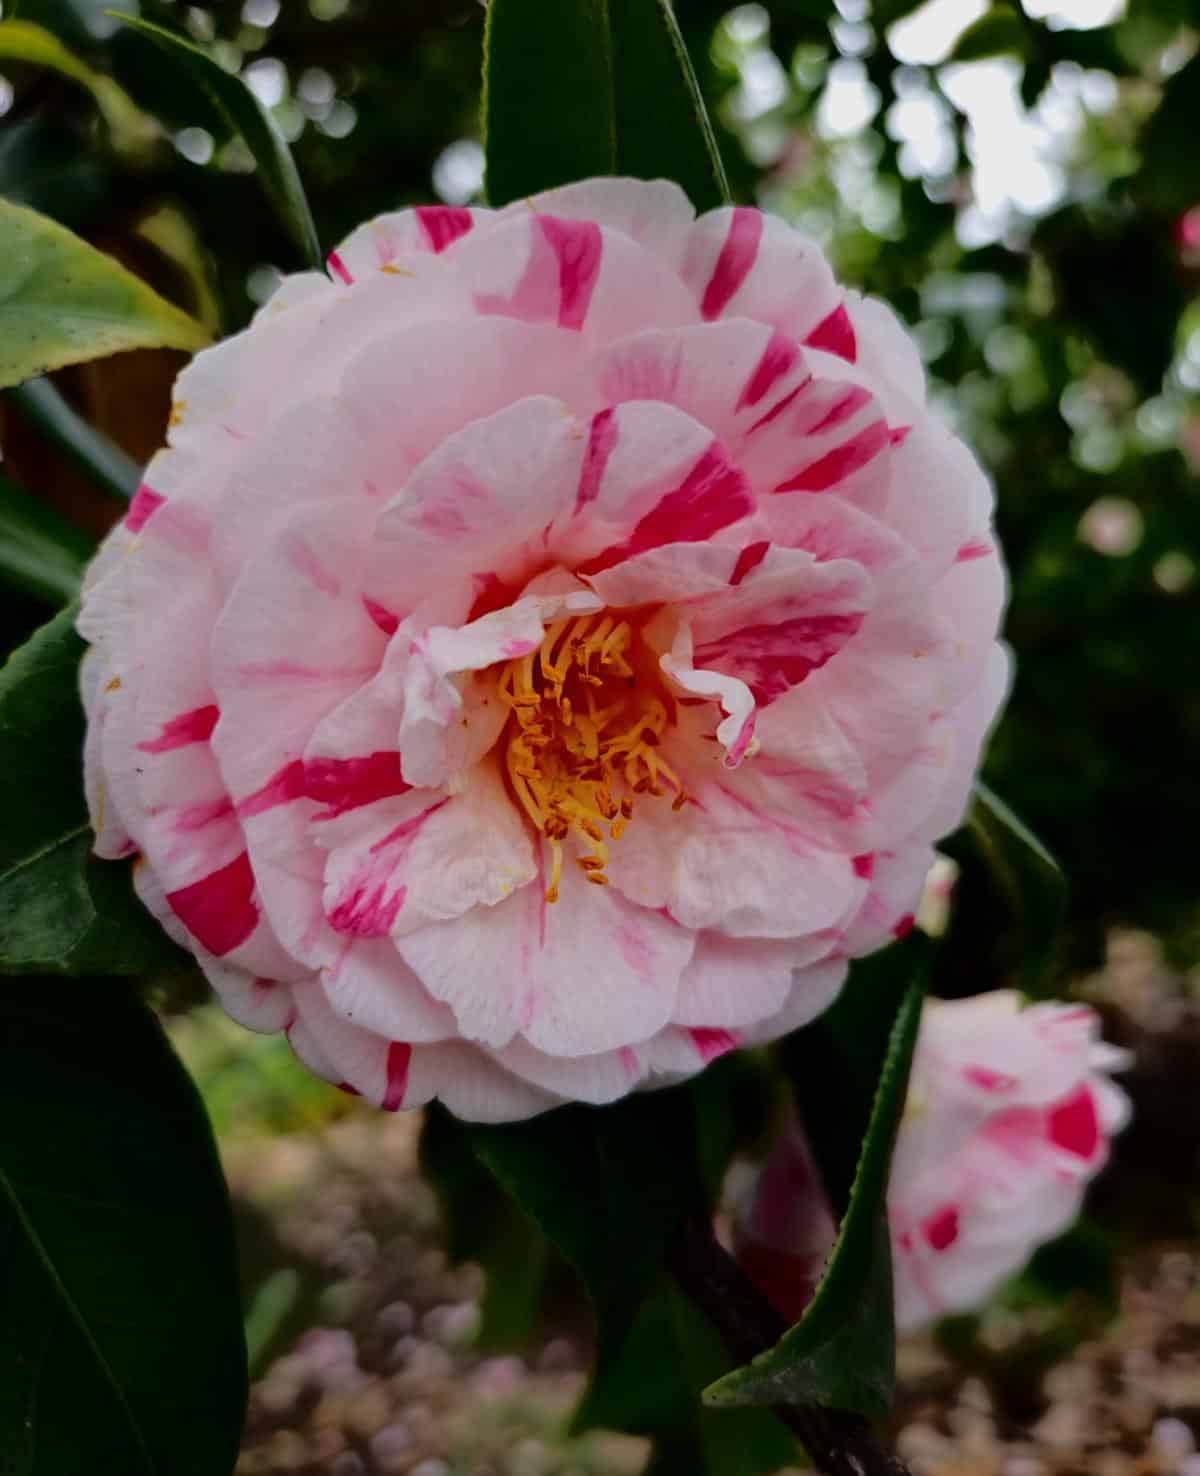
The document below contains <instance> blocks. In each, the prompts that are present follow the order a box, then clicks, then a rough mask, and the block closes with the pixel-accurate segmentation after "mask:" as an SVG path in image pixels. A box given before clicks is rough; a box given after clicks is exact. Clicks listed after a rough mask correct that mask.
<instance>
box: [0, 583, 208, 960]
mask: <svg viewBox="0 0 1200 1476" xmlns="http://www.w3.org/2000/svg"><path fill="white" fill-rule="evenodd" d="M75 613H76V612H75V609H74V607H73V606H69V607H68V608H67V609H65V610H63V611H62V612H61V613H60V614H59V615H56V616H55V618H54V619H53V620H52V621H50V623H49V624H48V625H44V626H43V627H42V628H41V630H39V631H38V632H37V633H36V634H35V635H34V636H33V638H32V639H31V640H29V641H28V642H27V643H26V644H25V645H24V646H21V647H20V648H19V649H18V650H16V651H14V652H13V654H12V655H11V656H10V657H9V659H8V661H7V663H6V665H5V666H4V667H3V669H0V807H2V808H3V811H4V817H5V824H4V828H3V831H0V972H6V973H32V972H40V971H46V972H59V973H73V974H82V973H106V974H143V973H153V972H157V971H161V970H166V969H171V968H178V967H179V966H180V965H181V964H182V963H183V962H184V961H185V959H186V955H184V954H183V952H182V951H181V950H180V949H178V948H176V946H175V945H174V944H173V943H172V942H170V940H169V939H168V938H167V936H166V935H165V934H164V933H163V931H162V929H161V928H160V927H159V926H158V924H157V923H156V922H155V921H154V920H153V918H151V916H150V915H149V913H147V911H146V910H145V908H144V907H143V906H142V905H141V903H140V902H139V901H138V899H137V897H136V896H135V895H134V892H133V888H132V882H131V869H130V864H129V863H128V862H116V861H99V860H97V859H96V858H95V857H93V856H92V855H91V843H92V831H91V826H90V824H89V822H88V815H87V806H86V804H85V803H84V797H83V772H82V771H83V765H82V755H83V731H84V724H83V711H82V709H81V707H80V703H79V695H78V689H77V688H78V671H79V660H80V657H81V655H82V653H83V649H84V645H83V642H82V640H81V639H80V638H79V636H78V635H77V634H76V633H75V626H74V621H75Z"/></svg>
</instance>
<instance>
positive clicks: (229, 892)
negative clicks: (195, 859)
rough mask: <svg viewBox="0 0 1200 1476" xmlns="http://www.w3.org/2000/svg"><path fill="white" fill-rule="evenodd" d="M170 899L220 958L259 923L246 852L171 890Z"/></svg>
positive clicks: (191, 930) (183, 920)
mask: <svg viewBox="0 0 1200 1476" xmlns="http://www.w3.org/2000/svg"><path fill="white" fill-rule="evenodd" d="M167 902H168V904H169V905H170V908H171V911H172V912H174V914H175V916H176V917H177V918H178V919H179V921H180V922H181V923H182V924H183V925H184V927H185V928H186V929H187V930H188V932H189V933H191V935H192V936H193V937H194V938H195V939H196V941H197V942H198V943H199V944H200V946H201V947H202V948H205V949H207V950H208V952H209V953H211V954H213V955H214V956H215V957H217V958H222V957H224V955H225V954H227V953H232V952H233V950H234V949H235V948H237V947H238V946H239V945H240V944H242V943H244V942H245V941H246V939H247V938H248V937H249V936H250V934H251V933H252V932H253V931H254V929H255V928H256V927H257V926H258V908H257V907H256V906H255V905H254V872H253V870H252V869H251V867H250V857H249V856H248V855H247V854H246V852H245V851H243V852H242V853H241V855H240V856H236V857H235V858H234V859H233V860H232V861H230V862H229V864H228V865H227V866H222V867H221V868H220V870H219V871H213V872H210V873H209V875H208V876H204V877H201V878H200V880H199V881H197V882H192V884H191V886H187V887H181V888H180V889H179V890H178V891H175V892H168V893H167Z"/></svg>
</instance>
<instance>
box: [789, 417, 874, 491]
mask: <svg viewBox="0 0 1200 1476" xmlns="http://www.w3.org/2000/svg"><path fill="white" fill-rule="evenodd" d="M889 444H890V437H889V434H888V428H887V425H886V424H885V423H884V422H883V421H882V420H876V421H873V422H872V423H871V424H870V425H869V426H867V427H866V429H865V430H861V431H859V433H858V434H857V435H855V436H851V437H850V439H849V440H848V441H845V442H843V444H842V445H840V446H835V447H834V449H833V450H832V451H828V452H826V454H825V455H824V456H819V457H818V458H817V460H816V461H813V462H810V463H809V464H808V466H806V467H804V468H802V469H801V470H800V471H798V472H796V474H795V475H794V476H791V477H789V478H788V480H787V481H786V482H781V483H780V484H779V486H778V487H776V488H775V491H776V492H827V491H828V490H829V488H830V487H836V486H837V485H838V483H839V482H843V481H845V479H846V478H847V477H849V476H851V475H852V474H853V473H854V472H856V471H861V469H862V468H863V467H864V466H866V465H867V463H868V462H871V461H874V459H875V457H876V456H878V455H879V453H880V452H881V451H882V450H883V449H884V447H885V446H888V445H889Z"/></svg>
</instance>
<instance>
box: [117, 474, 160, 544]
mask: <svg viewBox="0 0 1200 1476" xmlns="http://www.w3.org/2000/svg"><path fill="white" fill-rule="evenodd" d="M166 500H167V499H166V498H165V497H164V496H163V495H162V493H161V492H156V491H155V490H154V488H153V487H147V486H146V484H145V482H143V483H142V485H141V486H140V487H139V488H138V489H137V491H136V492H135V493H134V494H133V501H132V502H131V503H130V504H129V511H128V512H127V513H126V514H125V527H126V528H127V529H128V530H129V532H130V533H140V532H141V531H142V529H143V528H144V527H145V526H146V524H147V523H148V522H149V520H150V518H151V517H152V516H153V514H154V513H156V512H157V511H158V509H159V508H160V507H161V506H162V505H163V503H164V502H166Z"/></svg>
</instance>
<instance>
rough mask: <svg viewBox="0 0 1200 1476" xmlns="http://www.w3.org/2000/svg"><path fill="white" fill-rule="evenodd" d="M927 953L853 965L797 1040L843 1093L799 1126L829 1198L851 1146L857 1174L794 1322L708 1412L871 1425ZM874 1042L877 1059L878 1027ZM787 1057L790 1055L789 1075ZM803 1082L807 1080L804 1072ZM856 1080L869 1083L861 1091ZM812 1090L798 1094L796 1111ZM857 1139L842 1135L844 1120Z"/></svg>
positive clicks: (886, 1377) (887, 1356)
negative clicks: (892, 1206) (800, 1408)
mask: <svg viewBox="0 0 1200 1476" xmlns="http://www.w3.org/2000/svg"><path fill="white" fill-rule="evenodd" d="M929 954H930V946H929V944H928V943H927V942H926V941H925V940H923V939H921V938H920V937H919V936H916V935H914V937H913V938H912V939H910V940H908V941H907V942H905V943H903V944H900V945H898V946H896V947H894V948H891V949H889V950H887V951H886V952H884V953H883V954H879V955H877V956H876V957H875V958H873V959H870V960H868V961H867V962H866V963H865V964H864V965H858V966H856V968H855V971H854V974H853V975H852V977H851V979H850V981H849V982H848V983H847V985H846V987H845V989H844V990H843V994H842V996H841V998H840V999H839V1001H838V1003H837V1004H835V1005H834V1007H833V1009H832V1010H831V1011H830V1012H829V1015H828V1016H827V1017H826V1018H825V1019H824V1020H823V1021H821V1022H818V1024H817V1025H816V1026H814V1027H810V1029H809V1030H808V1031H802V1032H800V1035H801V1037H803V1036H808V1037H809V1040H808V1042H807V1046H806V1047H805V1048H803V1053H804V1055H806V1056H811V1055H813V1054H815V1053H816V1052H819V1053H820V1056H821V1057H822V1058H823V1066H822V1067H821V1070H822V1071H823V1072H824V1073H828V1072H831V1071H833V1072H837V1073H838V1074H839V1076H841V1077H842V1079H843V1081H844V1082H845V1083H846V1087H845V1089H844V1090H845V1093H846V1096H847V1097H848V1101H849V1104H850V1110H849V1111H848V1112H843V1111H842V1110H841V1108H842V1102H839V1101H836V1100H832V1099H831V1098H830V1097H829V1096H824V1097H823V1099H821V1100H820V1102H819V1107H818V1106H817V1105H816V1103H814V1108H813V1110H810V1111H809V1112H808V1113H807V1114H806V1115H805V1121H806V1123H807V1124H808V1126H809V1129H810V1131H811V1133H812V1137H813V1144H814V1148H815V1150H816V1152H817V1157H818V1161H819V1162H820V1163H821V1166H822V1169H823V1170H824V1171H825V1173H826V1177H827V1179H828V1180H829V1181H830V1186H831V1189H832V1190H833V1192H834V1196H835V1199H838V1200H841V1199H842V1196H841V1195H840V1194H839V1193H838V1192H837V1191H838V1188H839V1187H840V1185H839V1180H842V1181H844V1179H845V1173H846V1168H847V1166H848V1163H849V1158H850V1152H851V1144H852V1142H853V1136H857V1139H858V1147H857V1148H856V1149H855V1150H854V1157H855V1159H856V1160H857V1167H856V1169H855V1171H854V1177H853V1183H852V1186H851V1188H850V1193H849V1199H848V1202H846V1208H845V1212H844V1214H843V1215H842V1217H841V1223H840V1224H839V1226H838V1237H837V1242H836V1244H835V1245H834V1248H833V1251H832V1252H831V1254H830V1258H829V1262H828V1264H827V1266H826V1269H825V1274H824V1276H823V1278H822V1280H821V1283H820V1285H819V1286H818V1287H817V1290H816V1294H815V1295H814V1297H813V1300H812V1302H811V1303H810V1305H809V1307H808V1309H807V1311H806V1312H805V1314H804V1317H803V1318H802V1319H801V1320H800V1322H798V1323H797V1324H796V1326H795V1327H793V1328H791V1329H790V1330H789V1331H788V1332H787V1333H785V1335H784V1336H783V1337H782V1338H781V1339H780V1341H779V1342H778V1343H777V1344H776V1345H775V1347H774V1348H771V1349H769V1350H768V1351H767V1352H765V1353H762V1354H760V1355H759V1356H758V1357H757V1358H755V1359H753V1360H752V1361H751V1362H750V1363H749V1364H746V1365H744V1366H743V1367H742V1368H739V1369H736V1370H735V1371H734V1372H733V1373H730V1374H727V1375H726V1376H725V1377H724V1378H722V1379H719V1380H718V1381H717V1382H716V1383H715V1384H713V1385H712V1386H711V1387H710V1388H709V1389H708V1390H706V1391H705V1398H706V1399H707V1400H709V1401H710V1402H711V1403H713V1404H716V1405H729V1404H779V1403H799V1404H818V1405H823V1406H826V1407H829V1408H833V1409H845V1410H853V1411H855V1412H857V1413H859V1414H864V1415H867V1416H868V1417H869V1418H880V1417H882V1416H884V1415H886V1414H887V1413H888V1411H889V1410H890V1408H891V1403H892V1398H893V1393H894V1386H895V1331H894V1326H893V1315H892V1264H891V1247H890V1242H889V1239H888V1229H887V1218H886V1205H885V1199H886V1194H887V1181H888V1172H889V1169H890V1166H891V1157H892V1145H893V1143H894V1141H895V1136H896V1128H897V1125H898V1123H899V1120H900V1114H901V1113H902V1111H903V1109H904V1097H905V1092H906V1090H907V1087H908V1072H909V1066H910V1065H911V1062H912V1053H913V1048H914V1046H915V1045H916V1039H917V1029H918V1027H919V1025H920V1020H921V1005H922V1002H923V1000H924V996H925V983H926V977H927V973H928V964H929ZM881 1026H882V1027H884V1028H886V1031H887V1036H886V1043H885V1044H884V1046H883V1048H882V1049H878V1038H879V1034H880V1027H881ZM796 1061H797V1057H796V1056H793V1076H795V1074H796ZM814 1074H815V1073H814ZM864 1077H866V1078H867V1079H868V1080H869V1081H870V1082H871V1083H877V1085H874V1086H873V1089H872V1087H871V1086H868V1085H867V1082H866V1081H864ZM815 1085H816V1083H815V1082H814V1081H812V1080H811V1079H810V1080H808V1081H805V1082H803V1083H801V1084H800V1092H799V1095H800V1096H801V1100H802V1103H803V1101H804V1099H805V1098H806V1097H808V1096H810V1095H812V1092H813V1088H814V1087H815ZM859 1102H866V1103H870V1107H869V1117H868V1119H867V1121H866V1124H865V1130H863V1131H861V1132H860V1133H858V1134H857V1135H853V1136H852V1135H851V1133H850V1131H849V1129H848V1128H847V1123H846V1118H847V1117H848V1118H849V1120H850V1122H851V1123H853V1122H854V1119H855V1117H856V1116H858V1117H860V1118H861V1108H859V1109H858V1111H857V1112H856V1111H855V1110H854V1108H855V1106H856V1105H857V1103H859Z"/></svg>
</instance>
